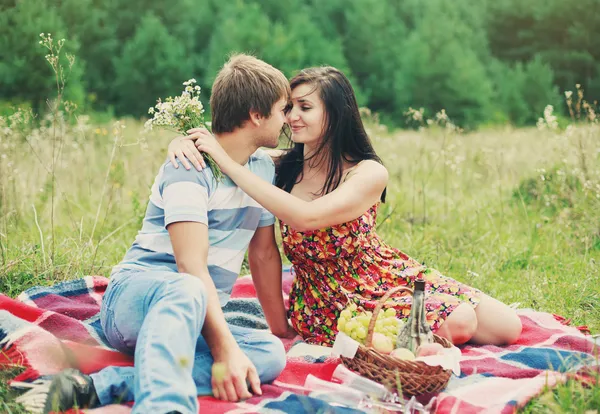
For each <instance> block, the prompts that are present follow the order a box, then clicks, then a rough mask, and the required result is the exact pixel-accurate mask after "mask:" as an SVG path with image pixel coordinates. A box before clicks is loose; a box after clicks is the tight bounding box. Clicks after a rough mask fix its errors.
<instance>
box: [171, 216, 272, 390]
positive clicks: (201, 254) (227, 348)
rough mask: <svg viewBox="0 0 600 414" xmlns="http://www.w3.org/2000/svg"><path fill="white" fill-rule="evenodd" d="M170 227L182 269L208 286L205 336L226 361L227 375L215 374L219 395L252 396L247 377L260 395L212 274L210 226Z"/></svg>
mask: <svg viewBox="0 0 600 414" xmlns="http://www.w3.org/2000/svg"><path fill="white" fill-rule="evenodd" d="M167 230H168V231H169V235H170V237H171V244H172V245H173V253H174V255H175V260H176V262H177V269H178V270H179V272H180V273H187V274H190V275H192V276H195V277H198V278H200V280H202V282H203V283H204V286H205V288H206V294H207V297H208V304H207V309H206V319H205V320H204V326H203V327H202V336H203V337H204V339H205V340H206V343H207V344H208V346H209V348H210V351H211V354H212V356H213V359H214V360H215V362H221V363H223V364H224V365H225V368H226V372H225V375H224V376H223V378H215V375H213V382H212V385H213V393H214V394H215V397H216V398H220V399H223V400H229V401H238V400H239V399H240V398H249V397H251V394H250V393H249V392H248V387H247V385H246V379H248V380H249V382H250V385H251V387H252V389H253V391H254V392H255V393H257V394H259V395H260V394H261V391H260V380H259V378H258V374H257V372H256V368H255V367H254V365H252V362H250V360H249V359H248V358H247V357H246V355H245V354H244V353H243V352H242V350H241V349H240V348H239V346H238V344H237V342H236V341H235V339H234V337H233V335H232V334H231V331H230V330H229V327H228V326H227V322H226V321H225V316H224V315H223V310H222V309H221V305H220V303H219V297H218V294H217V289H216V288H215V284H214V282H213V280H212V278H211V277H210V274H209V273H208V265H207V259H208V227H207V226H206V225H205V224H202V223H197V222H175V223H172V224H169V225H168V226H167ZM213 372H214V370H213Z"/></svg>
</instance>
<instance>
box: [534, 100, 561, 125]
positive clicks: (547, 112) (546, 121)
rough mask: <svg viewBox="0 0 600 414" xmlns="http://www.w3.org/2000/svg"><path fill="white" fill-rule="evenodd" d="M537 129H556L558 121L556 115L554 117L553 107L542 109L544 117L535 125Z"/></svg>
mask: <svg viewBox="0 0 600 414" xmlns="http://www.w3.org/2000/svg"><path fill="white" fill-rule="evenodd" d="M536 125H537V127H538V129H551V130H554V129H557V128H558V121H557V118H556V115H554V107H553V106H552V105H546V108H544V117H543V118H539V119H538V121H537V123H536Z"/></svg>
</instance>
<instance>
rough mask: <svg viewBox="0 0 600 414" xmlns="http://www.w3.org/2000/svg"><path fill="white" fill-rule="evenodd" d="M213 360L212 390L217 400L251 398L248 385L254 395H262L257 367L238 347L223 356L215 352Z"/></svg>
mask: <svg viewBox="0 0 600 414" xmlns="http://www.w3.org/2000/svg"><path fill="white" fill-rule="evenodd" d="M213 358H214V360H215V362H214V364H213V366H212V389H213V395H214V396H215V398H218V399H220V400H224V401H239V400H243V399H247V398H250V397H252V394H251V393H250V392H249V391H248V385H250V388H251V389H252V392H253V393H254V394H256V395H262V390H261V389H260V379H259V378H258V373H257V372H256V367H255V366H254V364H253V363H252V361H250V359H249V358H248V357H247V356H246V354H244V353H243V352H242V350H241V349H240V348H239V347H238V346H235V347H234V348H232V349H231V350H230V351H225V352H223V354H221V355H219V354H217V355H215V352H213Z"/></svg>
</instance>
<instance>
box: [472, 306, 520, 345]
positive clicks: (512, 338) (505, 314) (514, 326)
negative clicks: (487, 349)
mask: <svg viewBox="0 0 600 414" xmlns="http://www.w3.org/2000/svg"><path fill="white" fill-rule="evenodd" d="M475 314H476V315H477V330H476V331H475V333H474V334H473V337H472V338H471V341H470V342H472V343H474V344H480V345H484V344H490V345H510V344H512V343H515V342H516V341H517V339H519V336H521V329H522V325H521V319H520V318H519V316H518V315H517V313H516V312H515V310H514V309H511V308H509V307H508V306H507V305H505V304H504V303H502V302H500V301H499V300H496V299H494V298H492V297H490V296H487V295H483V296H482V298H481V302H479V305H477V307H476V308H475Z"/></svg>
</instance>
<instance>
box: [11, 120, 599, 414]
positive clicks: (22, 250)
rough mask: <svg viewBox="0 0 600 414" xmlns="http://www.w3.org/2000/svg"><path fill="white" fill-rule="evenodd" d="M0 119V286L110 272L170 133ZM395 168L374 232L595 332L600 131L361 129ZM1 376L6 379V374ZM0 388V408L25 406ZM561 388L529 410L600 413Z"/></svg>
mask: <svg viewBox="0 0 600 414" xmlns="http://www.w3.org/2000/svg"><path fill="white" fill-rule="evenodd" d="M25 118H26V117H24V116H17V117H13V118H12V120H11V121H9V120H8V119H2V120H0V292H2V293H5V294H8V295H10V296H15V295H17V294H18V293H20V292H21V291H23V290H24V289H26V288H29V287H31V286H35V285H40V284H52V283H55V282H56V281H59V280H64V279H70V278H77V277H80V276H83V275H88V274H99V275H108V274H109V271H110V268H111V267H112V266H113V265H114V264H116V263H117V262H118V261H119V260H120V259H121V257H122V256H123V254H124V253H125V250H126V249H127V248H128V247H129V245H130V244H131V242H132V241H133V239H134V237H135V234H136V232H137V230H138V228H139V227H140V224H141V220H142V217H143V214H144V211H145V206H146V202H147V197H148V195H149V190H150V186H151V184H152V181H153V179H154V176H155V174H156V172H157V169H158V167H159V165H160V164H161V163H162V162H163V161H164V160H165V155H166V146H167V143H168V141H169V139H170V136H168V135H167V134H156V135H154V134H153V135H145V134H141V133H140V131H141V127H142V124H141V123H140V122H136V121H132V120H128V121H121V122H118V123H115V124H113V125H92V124H90V123H89V121H87V120H86V118H85V117H83V116H82V117H79V118H76V117H74V116H72V115H69V114H68V113H67V114H65V115H64V117H57V118H52V117H48V118H45V119H43V120H39V119H38V120H37V122H38V125H37V126H35V127H33V126H31V124H30V123H29V122H28V121H27V120H26V119H25ZM369 131H370V134H371V136H372V137H373V140H374V141H375V146H376V149H377V150H378V152H379V154H380V155H381V156H382V158H383V160H384V162H385V164H386V166H387V167H388V169H389V171H390V178H391V179H390V184H389V188H388V194H389V196H388V202H387V203H386V204H385V205H383V206H382V208H381V209H380V213H379V220H378V222H379V233H380V234H381V235H382V236H383V237H384V238H385V239H386V240H387V241H388V242H389V243H390V244H392V245H394V246H396V247H398V248H400V249H402V250H403V251H405V252H406V253H408V254H409V255H411V256H413V257H415V258H418V259H419V260H420V261H424V262H425V263H426V264H427V265H429V266H431V267H435V268H438V269H439V270H441V271H442V272H443V273H445V274H447V275H449V276H451V277H454V278H456V279H458V280H460V281H462V282H465V283H468V284H470V285H473V286H475V287H477V288H479V289H481V290H483V291H485V292H486V293H488V294H490V295H491V296H494V297H496V298H498V299H500V300H502V301H504V302H506V303H509V304H510V303H518V304H519V306H520V307H529V308H534V309H538V310H543V311H547V312H553V313H557V314H560V315H563V316H565V317H568V318H573V323H574V324H577V325H588V326H589V327H590V329H591V330H592V332H593V333H595V334H597V333H598V332H599V331H600V139H599V138H598V137H600V126H598V125H597V124H595V125H594V124H589V123H580V124H574V125H572V126H570V127H568V128H566V129H565V128H562V129H558V130H552V129H544V130H538V129H536V128H531V129H511V128H509V127H506V128H500V129H489V130H481V131H479V132H475V133H468V134H464V133H456V132H454V131H452V130H449V129H447V128H442V127H439V126H436V125H434V126H432V127H428V128H426V129H424V130H421V131H414V132H407V131H387V130H386V129H385V128H384V127H382V126H379V125H378V124H377V123H376V122H371V123H369ZM5 377H6V375H5ZM2 384H4V383H0V411H1V412H12V413H20V412H23V411H22V410H21V409H20V408H19V407H18V406H17V405H16V404H15V403H14V402H12V398H11V396H10V394H9V390H8V389H7V387H6V385H2ZM599 407H600V387H595V388H591V389H583V388H581V387H580V386H579V385H577V384H567V385H565V386H562V387H561V388H559V389H558V390H556V391H553V392H548V393H546V394H544V395H543V396H542V397H541V398H539V399H537V400H536V401H534V402H533V403H531V404H530V405H529V406H528V407H527V408H525V409H524V410H523V412H536V413H537V412H549V413H550V412H552V413H553V412H565V413H585V412H586V411H588V410H592V411H591V412H597V411H593V410H598V408H599Z"/></svg>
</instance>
